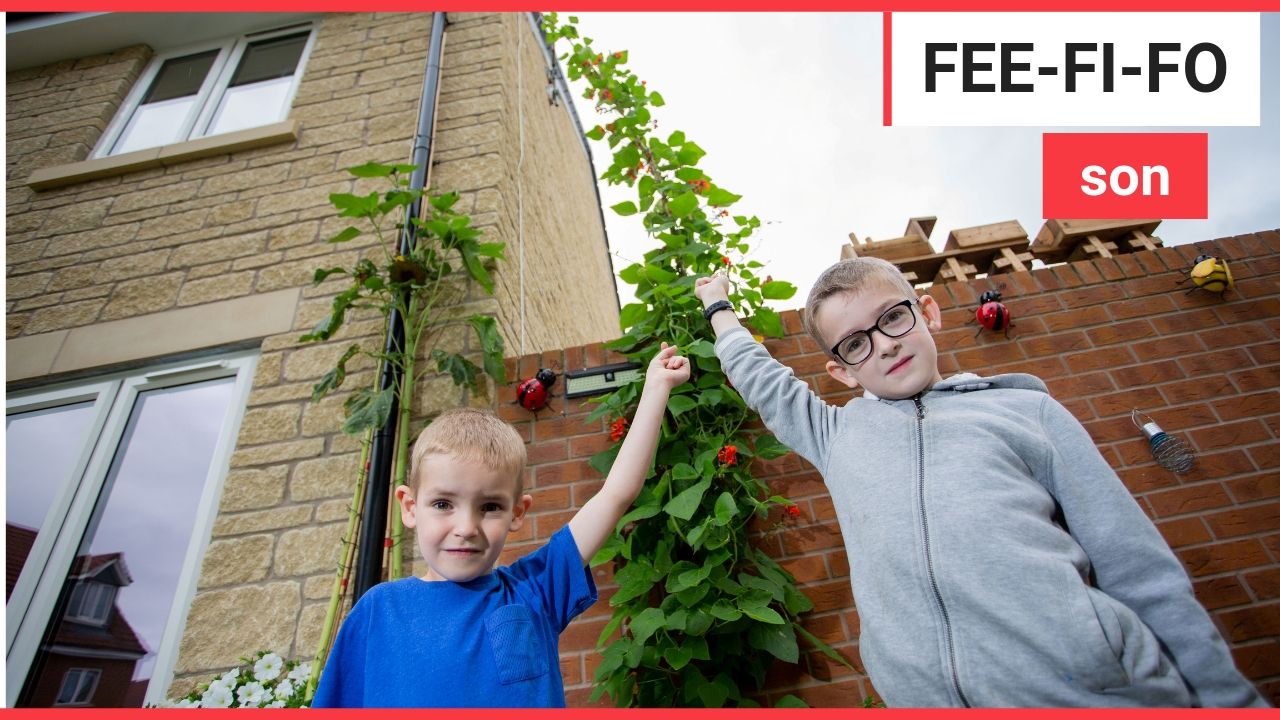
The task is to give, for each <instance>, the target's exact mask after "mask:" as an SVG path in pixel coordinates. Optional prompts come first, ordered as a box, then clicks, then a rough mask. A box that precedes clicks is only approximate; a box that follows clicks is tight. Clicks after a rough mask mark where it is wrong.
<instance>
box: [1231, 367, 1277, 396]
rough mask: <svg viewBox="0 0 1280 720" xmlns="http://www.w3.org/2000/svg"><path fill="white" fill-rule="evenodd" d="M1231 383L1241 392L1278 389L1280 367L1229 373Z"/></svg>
mask: <svg viewBox="0 0 1280 720" xmlns="http://www.w3.org/2000/svg"><path fill="white" fill-rule="evenodd" d="M1230 377H1231V382H1233V383H1235V385H1236V387H1238V388H1240V391H1241V392H1258V391H1260V390H1269V389H1275V388H1277V387H1280V365H1271V366H1268V367H1261V368H1254V369H1252V370H1242V371H1240V372H1234V373H1231V375H1230Z"/></svg>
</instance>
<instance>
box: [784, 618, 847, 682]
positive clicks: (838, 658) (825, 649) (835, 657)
mask: <svg viewBox="0 0 1280 720" xmlns="http://www.w3.org/2000/svg"><path fill="white" fill-rule="evenodd" d="M792 627H794V628H795V630H796V632H798V633H800V635H801V636H803V637H804V639H805V642H807V643H809V644H810V645H812V646H813V647H815V648H817V649H818V652H820V653H822V654H823V655H826V656H827V657H829V658H831V660H832V661H834V662H836V663H839V664H841V665H843V666H845V667H847V668H849V669H850V670H852V669H853V665H850V664H849V661H848V660H845V659H844V656H843V655H841V654H840V653H838V652H836V651H835V648H833V647H831V646H830V645H828V644H826V643H825V642H823V641H822V640H821V639H819V638H818V636H817V635H814V634H813V633H811V632H809V631H808V630H805V629H804V628H803V627H801V626H800V624H799V623H796V624H794V625H792Z"/></svg>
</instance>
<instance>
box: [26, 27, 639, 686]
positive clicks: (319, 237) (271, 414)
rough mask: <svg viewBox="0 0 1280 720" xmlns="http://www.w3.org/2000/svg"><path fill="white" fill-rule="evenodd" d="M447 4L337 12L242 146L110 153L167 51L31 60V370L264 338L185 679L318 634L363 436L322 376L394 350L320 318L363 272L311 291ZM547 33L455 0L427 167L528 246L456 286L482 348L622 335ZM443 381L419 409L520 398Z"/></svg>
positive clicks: (390, 155)
mask: <svg viewBox="0 0 1280 720" xmlns="http://www.w3.org/2000/svg"><path fill="white" fill-rule="evenodd" d="M431 20H432V16H431V14H430V13H415V14H384V13H361V14H333V15H323V16H318V19H317V20H316V27H317V31H316V37H315V42H314V46H313V49H312V51H311V55H310V58H309V61H308V62H307V65H306V67H305V69H304V74H303V76H302V80H301V83H300V85H299V87H298V92H297V95H296V97H295V99H294V101H293V105H292V108H291V110H290V113H289V117H288V120H287V121H286V122H284V123H281V124H279V125H277V126H272V127H270V128H268V129H267V130H265V131H262V132H258V133H257V134H256V135H254V134H252V133H250V134H249V135H247V136H244V137H238V138H232V140H235V141H236V142H235V143H231V144H225V145H220V144H219V143H220V141H219V140H218V139H217V138H206V139H203V140H199V141H195V142H194V143H189V144H188V143H178V144H176V145H174V146H166V148H164V149H163V151H162V152H161V153H159V158H158V159H157V160H156V162H159V163H160V164H158V165H155V164H154V163H153V164H152V165H150V166H147V165H145V164H144V165H139V164H137V163H134V164H133V165H127V164H119V165H117V166H114V167H113V166H112V164H111V161H110V160H107V161H97V160H90V159H89V155H90V153H91V151H92V148H93V146H94V144H95V143H96V142H97V140H98V138H99V137H100V136H101V134H102V133H103V131H104V130H105V128H106V126H107V124H108V123H109V122H110V121H111V119H112V117H113V116H114V115H115V113H116V111H117V109H118V108H119V106H120V104H121V103H122V102H123V101H124V99H125V97H126V95H127V94H128V92H129V90H130V89H131V88H132V86H133V84H134V83H135V82H136V80H137V78H138V76H139V74H140V73H141V72H142V71H143V69H144V68H145V67H146V66H147V63H148V61H149V60H150V59H151V57H152V56H153V52H152V50H151V48H149V47H146V46H142V45H138V46H132V47H127V48H122V49H119V50H116V51H114V52H111V53H109V54H105V55H98V56H94V57H87V58H79V59H69V60H64V61H60V62H56V63H53V64H49V65H45V66H41V67H35V68H28V69H20V70H16V71H13V72H10V73H9V74H8V77H7V122H8V135H7V138H6V143H7V151H8V152H7V163H8V164H7V208H6V218H5V223H6V246H7V266H6V290H7V296H6V303H7V304H6V330H7V338H8V357H9V360H8V367H7V377H8V380H9V383H10V387H11V388H14V387H17V388H25V387H38V386H40V385H42V384H47V383H49V382H53V381H57V380H60V379H64V378H66V377H71V376H72V374H76V375H92V374H93V372H95V371H99V370H102V371H105V370H109V369H112V368H115V367H119V366H120V365H121V364H122V363H138V362H146V361H150V360H154V359H158V358H162V357H165V356H172V355H175V354H178V353H189V352H193V351H200V350H205V349H210V348H216V347H220V346H227V347H230V346H233V345H237V344H240V345H242V344H244V343H245V342H258V341H260V343H261V356H260V358H259V362H258V366H257V370H256V373H255V376H254V379H253V386H252V390H251V393H250V396H249V400H248V405H247V408H246V411H245V415H244V419H243V422H242V423H241V427H240V431H239V436H238V438H237V440H236V445H235V449H234V451H233V453H232V455H231V458H230V463H229V470H228V473H227V474H226V477H225V480H224V481H223V482H222V487H221V493H220V496H221V499H220V505H219V509H218V515H217V518H216V519H215V521H214V523H213V530H212V534H211V537H210V538H208V546H207V548H206V549H205V552H204V561H203V568H202V570H201V573H200V576H199V581H198V590H197V592H196V595H195V598H194V600H193V602H192V603H191V607H190V611H189V613H188V615H187V619H186V626H185V630H184V636H183V641H182V644H181V649H180V652H179V656H178V660H177V666H176V669H175V678H174V681H173V684H172V685H171V687H170V690H169V695H170V696H171V697H176V696H179V695H182V694H185V693H186V692H188V691H189V690H190V689H191V688H193V687H194V686H195V685H196V684H197V683H199V682H201V681H204V680H207V679H209V678H210V677H211V676H212V675H213V674H214V673H216V672H219V671H221V670H223V669H225V668H227V667H229V666H231V665H232V664H234V663H235V662H236V660H237V658H238V657H240V656H242V655H246V654H251V653H253V652H256V651H257V650H259V649H265V648H269V649H272V650H275V651H277V652H280V653H282V654H284V655H287V656H289V657H296V658H300V659H309V658H310V657H311V655H312V654H313V653H314V651H315V643H316V641H317V640H318V637H319V631H320V627H319V626H320V623H321V621H322V620H323V617H324V613H325V606H326V604H327V600H328V595H329V589H330V587H331V585H332V582H333V579H332V577H333V570H334V568H335V567H336V564H337V558H338V555H339V551H340V543H339V537H340V534H341V531H342V529H343V528H344V527H345V525H346V518H347V507H348V505H349V504H350V501H351V492H352V483H353V482H354V480H355V477H356V473H357V470H358V469H359V468H358V465H359V463H360V460H359V458H360V448H359V442H358V441H357V440H356V439H354V438H350V437H347V436H345V435H343V434H342V433H341V431H340V425H341V420H342V410H341V406H342V400H343V399H344V397H345V396H344V394H342V393H339V394H338V395H337V396H335V397H332V398H328V399H326V400H325V401H323V402H321V403H318V404H311V403H310V402H309V396H310V394H311V388H312V386H313V385H314V384H315V382H316V381H317V380H319V378H320V377H321V376H322V375H323V374H324V373H325V372H326V371H327V370H328V369H329V368H330V367H331V366H332V365H331V364H332V362H333V360H334V359H335V357H336V356H337V355H339V354H341V352H342V351H343V349H345V347H346V346H347V344H349V343H350V342H353V341H360V342H362V343H368V344H369V345H370V346H377V345H380V343H381V342H382V340H381V337H382V323H381V321H380V320H379V319H378V318H376V317H371V316H369V315H367V314H366V315H360V314H356V315H354V316H351V317H349V318H348V325H347V327H346V328H345V329H344V331H343V333H341V337H339V338H336V339H335V340H334V341H333V342H330V343H325V344H320V345H300V344H299V343H298V337H299V336H300V335H301V334H303V333H304V332H306V331H308V330H310V329H311V328H312V327H313V326H314V325H315V324H316V322H318V321H319V320H320V319H321V318H323V317H324V316H325V315H326V314H327V312H328V307H329V304H330V302H331V300H332V297H333V295H334V294H335V293H336V292H337V291H338V290H339V288H340V283H338V282H337V281H332V282H326V283H324V284H321V285H320V286H312V284H311V278H312V274H313V272H314V271H315V269H316V268H319V267H325V266H333V265H340V264H346V263H351V262H353V261H354V260H355V259H356V258H357V257H359V255H360V253H371V252H374V251H375V250H376V248H374V247H373V245H372V243H373V242H374V241H373V240H371V239H365V238H360V239H358V240H356V241H353V242H350V243H345V244H339V245H330V244H327V243H325V242H324V240H325V239H326V238H328V237H331V236H333V235H334V234H336V233H338V232H339V231H341V230H342V229H343V228H345V227H346V226H347V225H348V224H350V222H349V219H348V218H338V217H336V214H335V211H334V210H333V209H332V208H331V207H330V205H329V203H328V195H329V194H330V193H335V192H368V191H370V190H371V189H373V188H374V187H376V185H375V183H373V182H372V181H364V180H362V181H355V180H353V179H352V178H351V176H350V175H349V174H348V173H346V172H345V168H347V167H350V166H353V165H358V164H362V163H364V162H367V161H370V160H374V161H379V162H398V163H403V162H408V160H409V157H410V153H411V150H412V139H413V135H414V132H415V130H416V126H417V113H418V101H419V95H420V93H421V90H422V84H423V76H424V72H425V70H426V60H427V52H428V43H429V37H430V28H431ZM539 43H540V36H539V35H538V34H537V33H536V32H535V31H534V29H533V28H532V27H531V25H530V23H529V20H528V17H527V16H526V15H523V14H456V13H450V14H449V25H448V27H447V31H446V36H445V41H444V48H443V49H444V54H443V59H442V66H441V69H442V75H441V85H440V91H439V96H438V106H437V111H436V113H437V114H436V135H435V139H434V150H433V153H434V155H433V159H434V164H433V167H432V168H431V171H430V175H429V182H430V183H431V185H432V186H433V187H434V188H435V189H437V190H441V191H445V190H456V191H458V192H459V193H460V194H461V196H462V197H461V200H460V201H459V203H458V205H457V206H456V207H457V209H458V210H460V211H461V212H464V213H469V214H471V215H472V217H473V224H474V225H476V226H477V227H479V228H480V229H481V230H482V231H483V232H484V239H485V240H486V241H501V242H504V243H506V261H505V262H502V263H499V264H497V265H496V266H495V267H493V268H492V272H493V274H494V276H495V279H496V283H497V292H496V296H494V297H489V296H487V295H485V293H484V292H483V290H482V289H481V288H479V287H478V286H476V285H474V284H463V283H458V284H456V285H455V286H454V288H453V292H452V293H451V297H450V298H449V300H450V303H451V305H452V307H449V308H446V314H445V316H446V317H449V318H453V319H455V320H457V322H456V323H455V324H452V325H447V326H446V327H444V328H443V329H442V330H441V332H440V334H439V338H438V340H439V342H441V343H442V345H443V346H447V347H452V348H457V349H462V350H465V351H468V352H469V353H470V354H471V355H473V359H475V360H476V361H479V351H478V348H477V347H476V346H475V345H474V343H475V340H474V339H473V338H472V337H471V333H469V332H468V331H466V326H465V325H464V324H463V323H464V322H465V318H466V317H468V316H470V315H471V314H474V313H487V314H490V315H494V316H496V317H497V318H498V322H499V328H500V332H501V335H502V337H503V339H504V341H505V343H506V347H507V350H508V355H516V354H521V353H527V352H536V351H540V350H543V349H551V348H559V347H565V346H568V345H574V344H582V343H587V342H594V341H598V340H603V339H608V338H611V337H613V336H614V335H615V334H616V333H617V320H618V307H617V299H616V293H615V288H614V283H613V278H612V272H611V269H610V263H609V259H608V253H607V248H606V246H605V237H604V229H603V225H602V221H601V216H600V210H599V204H598V199H597V196H596V194H595V189H594V179H593V170H592V168H591V167H590V164H589V162H588V159H587V155H586V151H585V148H584V146H583V142H582V139H581V137H580V136H579V133H578V129H577V127H576V126H575V124H574V122H573V120H572V117H571V115H570V114H569V109H568V107H567V101H566V100H564V99H561V100H560V104H559V105H552V104H551V103H550V102H549V101H548V94H547V91H546V88H547V85H548V75H547V64H546V60H545V57H544V55H543V52H542V50H541V48H540V45H539ZM224 140H225V139H224ZM131 162H132V161H131ZM146 162H151V161H150V160H147V161H146ZM86 169H87V170H86ZM85 172H89V173H90V174H89V175H84V174H83V173H85ZM78 173H80V174H78ZM95 174H96V175H99V176H94V175H95ZM33 176H34V179H33ZM86 177H89V178H91V179H84V178H86ZM33 182H34V184H35V185H36V187H33V186H32V183H33ZM37 187H38V188H39V189H36V188H37ZM377 252H379V253H380V251H377ZM157 328H160V329H162V330H161V331H159V332H156V331H155V329H157ZM349 368H350V370H351V372H350V374H349V375H348V378H347V384H346V385H345V388H347V391H349V389H350V388H355V387H361V386H367V385H369V384H371V383H372V382H373V375H374V370H375V369H374V367H373V364H372V363H371V362H368V361H367V360H361V361H356V362H353V363H352V364H351V365H350V366H349ZM515 380H516V378H511V379H510V381H512V382H514V381H515ZM420 388H421V389H420V392H419V395H418V398H417V400H416V401H415V405H414V412H415V414H416V417H417V418H418V420H419V421H421V420H423V419H424V418H425V417H427V416H429V415H430V414H433V413H435V412H438V411H440V410H441V409H443V408H445V407H449V406H456V405H458V404H461V403H469V404H473V405H481V406H490V407H491V406H493V404H494V403H495V402H496V400H495V398H496V397H497V393H496V392H495V391H494V388H492V387H487V388H486V389H485V392H483V393H480V394H479V395H478V396H476V397H471V396H469V394H467V393H463V392H461V391H459V390H458V389H457V388H455V387H454V386H453V385H452V383H451V382H449V381H448V380H447V379H445V378H439V377H428V378H426V379H425V380H424V382H423V383H422V384H421V386H420Z"/></svg>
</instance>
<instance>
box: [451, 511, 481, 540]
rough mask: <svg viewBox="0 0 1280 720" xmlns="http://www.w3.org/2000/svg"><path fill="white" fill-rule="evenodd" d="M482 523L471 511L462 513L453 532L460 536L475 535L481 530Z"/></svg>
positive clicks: (454, 525)
mask: <svg viewBox="0 0 1280 720" xmlns="http://www.w3.org/2000/svg"><path fill="white" fill-rule="evenodd" d="M479 528H480V523H479V522H477V521H476V518H475V517H474V516H473V515H472V514H471V513H462V514H461V515H460V516H459V517H458V519H457V522H455V523H454V524H453V534H454V535H457V536H458V537H473V536H474V535H475V534H476V533H477V532H479Z"/></svg>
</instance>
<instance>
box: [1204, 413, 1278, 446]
mask: <svg viewBox="0 0 1280 720" xmlns="http://www.w3.org/2000/svg"><path fill="white" fill-rule="evenodd" d="M1191 439H1192V441H1193V442H1194V443H1195V445H1196V447H1197V448H1199V449H1201V450H1215V449H1218V448H1225V447H1239V446H1241V445H1248V444H1250V443H1256V442H1262V441H1264V440H1270V439H1271V433H1269V432H1267V428H1266V427H1265V426H1264V425H1263V424H1262V423H1260V422H1258V421H1257V420H1242V421H1240V422H1232V423H1223V424H1221V425H1218V426H1216V427H1211V428H1205V429H1203V430H1193V431H1192V432H1191Z"/></svg>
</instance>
